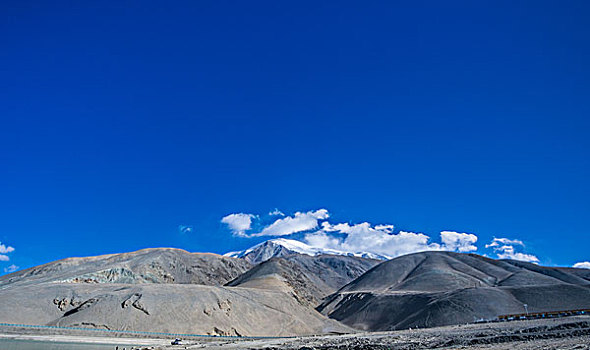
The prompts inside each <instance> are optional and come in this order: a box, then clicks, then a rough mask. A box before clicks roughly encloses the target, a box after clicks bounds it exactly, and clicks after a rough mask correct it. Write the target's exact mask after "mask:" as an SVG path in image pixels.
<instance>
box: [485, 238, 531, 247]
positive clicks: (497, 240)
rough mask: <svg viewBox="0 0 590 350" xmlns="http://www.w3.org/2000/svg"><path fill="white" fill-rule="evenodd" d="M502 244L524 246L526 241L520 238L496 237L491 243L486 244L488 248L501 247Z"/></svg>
mask: <svg viewBox="0 0 590 350" xmlns="http://www.w3.org/2000/svg"><path fill="white" fill-rule="evenodd" d="M500 245H520V246H523V247H524V243H523V242H522V241H521V240H519V239H508V238H496V237H494V239H493V240H492V242H491V243H490V244H486V248H493V247H499V246H500Z"/></svg>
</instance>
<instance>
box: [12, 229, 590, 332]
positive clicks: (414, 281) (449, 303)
mask: <svg viewBox="0 0 590 350" xmlns="http://www.w3.org/2000/svg"><path fill="white" fill-rule="evenodd" d="M0 300H2V303H0V323H18V324H36V325H56V326H68V327H85V328H99V329H116V330H136V331H154V332H173V333H192V334H211V335H236V336H238V335H249V336H263V335H272V336H285V335H303V334H319V333H329V332H353V331H355V330H366V331H381V330H392V329H402V328H409V327H416V326H418V327H432V326H439V325H448V324H457V323H466V322H473V321H476V320H480V319H493V318H495V317H497V316H498V315H501V314H510V313H520V312H523V308H524V304H527V306H528V311H531V312H535V311H553V310H562V309H575V308H588V307H590V270H584V269H574V268H555V267H542V266H539V265H535V264H530V263H523V262H518V261H513V260H494V259H489V258H486V257H482V256H479V255H475V254H461V253H450V252H422V253H416V254H411V255H406V256H401V257H398V258H395V259H390V260H385V257H383V256H371V255H365V254H362V253H355V254H350V253H345V252H339V251H331V250H322V249H317V248H313V247H310V246H308V245H306V244H304V243H301V242H298V241H293V240H289V239H275V240H271V241H267V242H264V243H261V244H259V245H256V246H254V247H252V248H250V249H247V250H245V251H242V252H233V253H228V254H226V256H221V255H216V254H210V253H189V252H187V251H184V250H180V249H173V248H154V249H144V250H140V251H137V252H131V253H123V254H111V255H102V256H97V257H86V258H69V259H64V260H59V261H55V262H51V263H48V264H45V265H41V266H36V267H32V268H29V269H26V270H22V271H18V272H14V273H12V274H8V275H5V276H2V277H0Z"/></svg>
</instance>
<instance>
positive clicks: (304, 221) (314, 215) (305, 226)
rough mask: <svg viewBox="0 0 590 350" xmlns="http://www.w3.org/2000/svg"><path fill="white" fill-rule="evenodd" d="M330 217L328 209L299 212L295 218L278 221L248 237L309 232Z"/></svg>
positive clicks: (290, 217) (287, 217) (288, 217)
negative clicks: (319, 222) (320, 221)
mask: <svg viewBox="0 0 590 350" xmlns="http://www.w3.org/2000/svg"><path fill="white" fill-rule="evenodd" d="M329 217H330V214H329V213H328V211H327V210H326V209H318V210H316V211H308V212H306V213H302V212H297V213H295V215H294V216H286V217H284V218H281V219H277V220H276V221H275V222H273V223H272V224H270V225H268V226H266V227H265V228H263V229H262V231H260V232H259V233H253V234H250V235H247V236H248V237H259V236H287V235H290V234H293V233H297V232H304V231H309V230H313V229H316V228H317V227H318V221H319V220H325V219H327V218H329Z"/></svg>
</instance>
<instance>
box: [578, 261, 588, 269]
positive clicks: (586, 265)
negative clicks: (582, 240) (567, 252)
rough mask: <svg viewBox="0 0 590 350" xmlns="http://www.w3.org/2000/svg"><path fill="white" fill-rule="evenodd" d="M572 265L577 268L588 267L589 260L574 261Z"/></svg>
mask: <svg viewBox="0 0 590 350" xmlns="http://www.w3.org/2000/svg"><path fill="white" fill-rule="evenodd" d="M574 267H575V268H578V269H590V261H582V262H579V263H575V264H574Z"/></svg>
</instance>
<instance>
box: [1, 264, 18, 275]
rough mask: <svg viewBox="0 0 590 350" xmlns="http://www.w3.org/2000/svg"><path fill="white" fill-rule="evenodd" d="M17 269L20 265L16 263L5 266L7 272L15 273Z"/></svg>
mask: <svg viewBox="0 0 590 350" xmlns="http://www.w3.org/2000/svg"><path fill="white" fill-rule="evenodd" d="M16 270H18V266H16V265H14V264H12V265H10V266H8V267H5V268H4V272H5V273H13V272H14V271H16Z"/></svg>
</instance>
